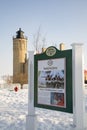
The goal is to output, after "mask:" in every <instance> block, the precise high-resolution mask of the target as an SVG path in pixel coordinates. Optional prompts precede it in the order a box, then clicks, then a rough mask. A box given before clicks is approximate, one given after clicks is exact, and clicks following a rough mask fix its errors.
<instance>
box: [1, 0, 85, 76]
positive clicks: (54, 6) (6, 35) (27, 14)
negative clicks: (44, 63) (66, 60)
mask: <svg viewBox="0 0 87 130" xmlns="http://www.w3.org/2000/svg"><path fill="white" fill-rule="evenodd" d="M39 27H40V29H41V35H42V36H45V38H46V44H47V45H48V46H49V45H52V44H56V45H57V46H59V44H60V43H62V42H63V43H65V46H66V48H71V44H72V43H83V44H84V53H85V54H84V55H85V57H86V56H87V53H86V48H87V0H0V61H1V62H0V75H5V74H6V75H7V74H9V75H11V74H12V73H13V39H12V37H13V36H15V35H16V31H17V30H18V29H19V28H21V29H22V30H23V31H24V32H25V35H26V36H27V37H28V50H29V49H30V48H31V47H32V44H33V36H34V34H35V33H36V32H37V30H38V28H39ZM85 68H87V59H86V60H85Z"/></svg>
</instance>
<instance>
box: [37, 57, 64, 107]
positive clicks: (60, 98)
mask: <svg viewBox="0 0 87 130" xmlns="http://www.w3.org/2000/svg"><path fill="white" fill-rule="evenodd" d="M37 80H38V82H37V87H38V89H37V90H38V94H37V102H38V104H44V105H50V106H56V107H63V108H66V82H65V81H66V58H56V59H47V60H38V78H37Z"/></svg>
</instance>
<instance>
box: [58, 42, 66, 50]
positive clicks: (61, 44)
mask: <svg viewBox="0 0 87 130" xmlns="http://www.w3.org/2000/svg"><path fill="white" fill-rule="evenodd" d="M59 46H60V50H61V51H63V50H65V44H64V43H60V45H59Z"/></svg>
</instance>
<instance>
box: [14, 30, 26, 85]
mask: <svg viewBox="0 0 87 130" xmlns="http://www.w3.org/2000/svg"><path fill="white" fill-rule="evenodd" d="M16 34H17V35H16V37H13V83H20V84H21V85H23V84H26V83H28V62H27V38H26V37H25V36H24V32H23V31H22V30H21V28H19V30H18V31H17V32H16Z"/></svg>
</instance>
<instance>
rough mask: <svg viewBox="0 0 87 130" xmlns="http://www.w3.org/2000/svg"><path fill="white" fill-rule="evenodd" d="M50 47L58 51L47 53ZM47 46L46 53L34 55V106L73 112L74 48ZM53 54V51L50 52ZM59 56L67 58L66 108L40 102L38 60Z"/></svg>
mask: <svg viewBox="0 0 87 130" xmlns="http://www.w3.org/2000/svg"><path fill="white" fill-rule="evenodd" d="M49 48H54V49H55V50H56V53H54V55H53V56H52V55H51V56H50V55H49V56H48V55H47V50H48V49H49ZM49 48H47V50H46V51H45V52H44V53H41V54H37V55H34V106H35V107H40V108H46V109H52V110H58V111H63V112H68V113H72V112H73V104H72V103H73V101H72V50H71V49H70V50H64V51H60V50H58V49H57V48H55V47H53V46H51V47H49ZM50 54H51V53H50ZM57 58H66V65H65V68H66V81H65V83H66V92H65V93H66V108H64V107H63V108H62V107H56V106H52V105H44V104H38V101H37V97H38V86H37V85H38V61H39V60H48V59H57Z"/></svg>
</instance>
